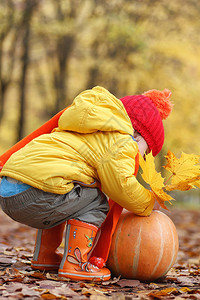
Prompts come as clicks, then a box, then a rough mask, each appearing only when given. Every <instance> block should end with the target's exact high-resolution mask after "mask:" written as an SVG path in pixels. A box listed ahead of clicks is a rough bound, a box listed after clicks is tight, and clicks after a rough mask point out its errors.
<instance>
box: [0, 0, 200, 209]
mask: <svg viewBox="0 0 200 300" xmlns="http://www.w3.org/2000/svg"><path fill="white" fill-rule="evenodd" d="M199 13H200V3H199V1H197V0H184V1H180V0H176V1H172V0H170V1H165V0H159V1H158V0H143V1H127V0H112V1H110V0H102V1H98V0H96V1H94V0H85V1H81V0H73V1H65V0H50V1H45V0H43V1H42V0H29V1H28V0H1V1H0V154H3V153H4V152H5V151H6V150H7V149H9V148H10V147H11V146H12V145H13V144H14V143H16V142H17V141H18V140H20V139H21V138H23V137H24V136H26V135H27V134H29V133H31V132H32V131H33V130H35V129H36V128H37V127H39V126H40V125H42V124H43V123H44V122H45V121H47V120H48V119H49V118H51V117H52V116H53V115H54V114H56V113H57V112H58V111H60V110H61V109H63V108H64V107H66V106H67V105H69V104H70V103H71V102H72V100H73V98H74V97H75V96H76V95H77V94H78V93H80V92H81V91H83V90H85V89H88V88H92V87H94V86H95V85H101V86H103V87H105V88H107V89H108V90H109V91H110V92H112V93H113V94H114V95H115V96H116V97H118V98H120V97H122V96H125V95H129V94H140V93H142V92H144V91H146V90H148V89H152V88H155V89H160V90H163V89H164V88H168V89H170V90H171V91H172V101H173V103H174V109H173V112H172V114H171V116H170V117H169V118H168V120H167V121H166V122H165V124H164V125H165V134H166V138H165V144H164V147H163V150H162V152H161V153H160V155H159V157H158V158H157V164H158V170H159V168H160V166H163V165H164V164H165V163H166V162H165V158H164V156H165V155H166V154H167V151H168V150H169V149H170V150H171V151H172V152H173V153H174V154H175V155H176V156H177V157H179V156H180V155H181V152H182V151H183V152H185V153H194V154H199V153H200V141H199V128H198V124H199V119H200V105H199V97H200V47H199V45H200V35H199V28H200V18H199ZM161 169H162V168H161ZM176 198H177V199H178V200H181V201H182V200H183V199H184V200H185V202H186V203H189V202H192V203H195V205H198V204H199V191H198V190H195V191H194V190H192V191H191V192H187V193H178V194H176Z"/></svg>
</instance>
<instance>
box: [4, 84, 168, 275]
mask: <svg viewBox="0 0 200 300" xmlns="http://www.w3.org/2000/svg"><path fill="white" fill-rule="evenodd" d="M170 95H171V92H170V91H169V90H164V91H163V92H160V91H157V90H152V91H149V92H146V93H144V94H143V95H136V96H127V97H124V98H122V99H120V100H119V99H117V98H115V96H113V95H112V94H111V93H109V92H108V91H107V90H106V89H104V88H102V87H98V86H97V87H94V88H93V89H92V90H86V91H84V92H82V93H81V94H80V95H78V96H77V97H76V98H75V100H74V102H73V103H72V105H71V106H70V107H69V108H67V109H66V110H65V111H64V112H63V113H62V114H61V116H60V118H59V121H58V127H56V128H54V130H53V131H52V132H51V133H47V134H42V135H40V136H38V137H37V138H34V139H33V140H32V141H30V142H29V143H27V144H26V145H25V146H24V147H22V148H21V149H20V150H18V151H16V152H15V153H14V154H12V156H11V157H10V158H9V159H8V160H7V162H6V163H5V164H4V166H3V169H2V171H1V173H0V176H1V177H2V181H1V186H0V203H1V207H2V209H3V211H4V212H5V213H6V214H7V215H8V216H10V217H11V218H12V219H13V220H15V221H18V222H20V223H23V224H26V225H29V226H32V227H34V228H38V232H37V238H36V245H35V250H34V255H33V260H32V268H33V269H39V270H53V269H58V273H59V275H60V276H63V277H68V278H71V279H76V280H80V279H85V280H92V279H94V278H95V279H96V280H108V279H109V278H110V271H109V270H108V269H107V268H99V267H98V266H96V265H94V263H92V260H91V261H90V262H89V261H88V258H89V255H90V254H91V253H92V254H93V253H94V254H96V253H99V252H98V247H97V246H96V248H95V245H94V239H95V236H96V234H97V231H98V229H99V228H101V232H102V234H103V233H104V236H106V235H107V237H108V235H109V234H111V233H112V231H113V229H112V228H114V227H115V225H116V222H117V220H115V221H113V220H114V219H112V215H113V214H118V217H119V215H120V213H121V210H122V207H124V208H125V209H127V210H129V211H132V212H133V213H135V214H137V215H141V216H148V215H149V214H150V213H151V211H152V209H153V207H154V202H155V200H154V199H153V197H152V193H151V192H150V191H148V190H146V189H145V188H144V187H143V186H142V185H141V184H140V183H139V182H138V181H137V179H136V174H137V171H138V167H139V159H138V158H139V156H138V152H139V151H140V153H141V154H142V155H144V153H145V152H149V151H152V153H153V155H154V156H155V155H157V154H158V153H159V152H160V150H161V148H162V145H163V142H164V128H163V123H162V119H165V118H167V116H168V115H169V113H170V112H171V109H172V104H171V102H170V101H169V97H170ZM106 196H107V197H108V198H110V199H112V200H113V201H114V202H112V201H111V200H110V207H109V204H108V201H107V197H106ZM108 211H109V213H108ZM104 220H105V222H104ZM108 220H109V221H108ZM66 221H67V230H66V237H65V250H64V254H63V256H62V255H61V254H59V253H58V252H57V250H56V249H57V248H58V247H59V245H60V243H61V241H62V237H63V232H64V228H65V222H66ZM109 222H110V223H109ZM102 223H103V225H102ZM99 232H100V231H99ZM102 236H103V235H100V238H99V241H101V246H100V251H101V252H102V254H103V255H102V256H103V257H104V258H105V259H106V258H107V255H108V251H109V245H107V242H106V241H107V240H106V239H107V237H106V239H105V238H104V237H103V238H102ZM102 241H103V243H104V245H103V247H102ZM95 243H97V244H98V243H99V242H98V241H97V239H96V240H95ZM108 244H109V243H108ZM95 249H97V250H95ZM91 250H92V251H93V252H92V251H91ZM97 261H98V259H97ZM97 265H98V263H97Z"/></svg>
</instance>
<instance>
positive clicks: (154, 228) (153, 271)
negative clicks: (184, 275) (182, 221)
mask: <svg viewBox="0 0 200 300" xmlns="http://www.w3.org/2000/svg"><path fill="white" fill-rule="evenodd" d="M178 247H179V243H178V235H177V231H176V227H175V225H174V223H173V222H172V220H171V219H170V218H169V217H168V216H167V215H166V214H164V213H162V212H160V211H153V212H152V213H151V215H150V216H149V217H140V216H136V215H134V214H133V213H131V212H128V211H125V212H123V213H122V215H121V216H120V219H119V222H118V224H117V227H116V229H115V232H114V235H113V238H112V243H111V249H110V252H109V257H108V261H107V266H108V268H109V269H110V270H111V272H112V274H113V275H114V276H119V275H121V277H122V278H129V279H138V280H140V281H152V280H156V279H158V278H160V277H163V276H164V275H165V274H166V273H167V272H168V271H169V269H170V268H171V267H172V266H173V264H174V262H175V260H176V258H177V253H178Z"/></svg>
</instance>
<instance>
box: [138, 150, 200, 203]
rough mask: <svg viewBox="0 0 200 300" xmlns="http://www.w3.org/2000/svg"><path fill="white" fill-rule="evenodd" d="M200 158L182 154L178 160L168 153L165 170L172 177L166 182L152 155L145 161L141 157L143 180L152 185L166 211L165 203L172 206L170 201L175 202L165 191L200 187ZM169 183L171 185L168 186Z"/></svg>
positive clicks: (153, 191)
mask: <svg viewBox="0 0 200 300" xmlns="http://www.w3.org/2000/svg"><path fill="white" fill-rule="evenodd" d="M199 157H200V156H199V155H194V154H186V153H182V154H181V157H180V158H177V157H176V156H175V155H174V154H173V153H172V152H171V151H168V154H167V156H166V159H167V164H166V165H165V166H164V168H165V169H166V170H168V171H169V172H171V173H172V175H171V176H170V177H169V179H168V180H167V181H166V182H164V178H163V177H162V176H161V174H160V173H158V172H157V171H156V169H155V162H154V157H153V155H152V153H149V154H147V155H146V156H145V159H143V157H142V156H141V155H140V166H141V168H142V171H143V173H142V178H143V179H144V181H145V182H146V183H147V184H149V185H150V188H151V191H152V193H153V195H154V197H155V199H156V200H157V201H158V203H159V204H160V205H161V207H163V208H165V209H166V206H165V204H164V203H165V201H167V202H169V203H170V204H171V202H170V200H174V199H173V198H172V197H171V196H170V195H168V194H167V193H166V192H165V191H173V190H181V191H187V190H190V189H192V188H194V187H195V186H196V187H200V165H197V164H198V162H199ZM169 181H171V183H170V184H167V183H168V182H169Z"/></svg>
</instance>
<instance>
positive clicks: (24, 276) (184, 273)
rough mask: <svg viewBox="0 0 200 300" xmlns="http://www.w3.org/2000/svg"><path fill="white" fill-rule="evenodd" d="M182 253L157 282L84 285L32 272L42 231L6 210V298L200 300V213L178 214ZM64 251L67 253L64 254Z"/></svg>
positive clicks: (2, 293)
mask: <svg viewBox="0 0 200 300" xmlns="http://www.w3.org/2000/svg"><path fill="white" fill-rule="evenodd" d="M165 213H167V214H168V215H169V216H170V218H171V219H172V220H173V222H174V223H175V225H176V227H177V231H178V234H179V242H180V249H179V253H178V258H177V262H176V263H175V265H174V266H173V268H172V269H171V270H170V271H169V272H168V274H167V275H166V276H165V277H164V278H162V279H160V280H157V281H155V282H149V283H147V282H146V283H145V282H140V281H139V280H130V279H125V278H121V277H118V278H112V279H111V280H109V281H105V282H100V283H97V282H95V281H94V282H83V281H80V282H78V281H72V280H70V279H67V278H60V277H58V275H57V274H56V272H46V273H45V272H40V271H33V270H32V269H31V267H30V263H31V258H32V255H33V249H34V243H35V233H36V231H35V230H34V229H32V228H29V227H27V226H24V225H21V224H18V223H16V222H14V221H12V220H11V219H9V218H8V217H7V216H6V215H5V214H3V212H1V211H0V218H1V228H0V299H2V300H3V299H27V300H32V299H34V300H37V299H62V300H64V299H91V300H103V299H116V300H131V299H142V300H147V299H175V300H181V299H200V232H199V229H200V212H199V211H195V210H191V211H187V210H178V209H172V210H171V211H168V212H166V211H165ZM61 250H63V249H61Z"/></svg>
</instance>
